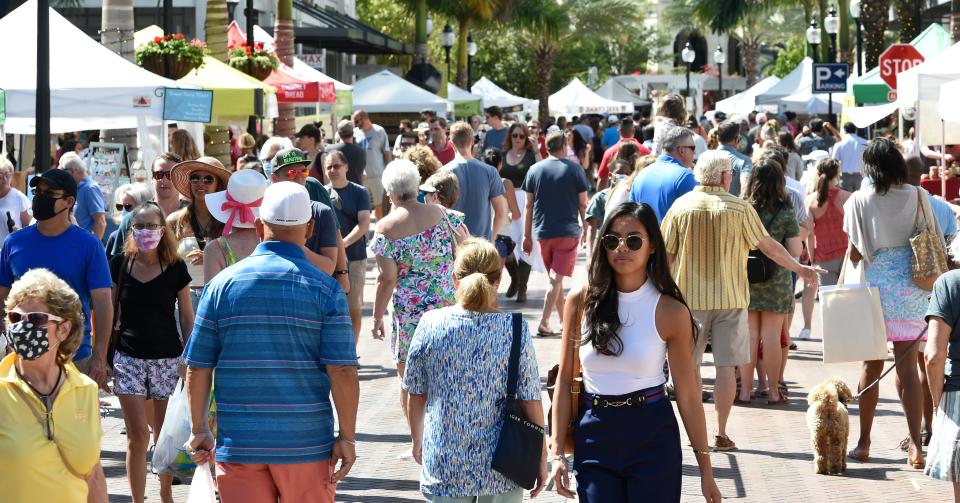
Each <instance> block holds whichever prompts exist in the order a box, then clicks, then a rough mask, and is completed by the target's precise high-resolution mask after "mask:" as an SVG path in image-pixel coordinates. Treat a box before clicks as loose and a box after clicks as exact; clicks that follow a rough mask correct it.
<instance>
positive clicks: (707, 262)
mask: <svg viewBox="0 0 960 503" xmlns="http://www.w3.org/2000/svg"><path fill="white" fill-rule="evenodd" d="M694 175H695V176H696V178H697V181H698V182H700V185H699V186H697V187H696V188H695V189H693V191H692V192H689V193H687V194H685V195H683V196H681V197H680V198H678V199H677V200H676V202H674V203H673V206H672V207H671V208H670V210H669V211H668V212H667V214H666V216H665V217H664V219H663V224H662V225H663V236H664V240H665V241H666V246H667V252H668V253H669V254H670V259H671V261H672V264H673V276H674V279H676V281H677V285H679V286H680V290H681V291H682V292H683V296H684V298H685V299H686V301H687V305H689V306H690V309H691V310H692V311H693V316H694V318H696V319H697V321H698V322H699V323H700V324H701V330H700V334H699V338H698V339H697V344H696V347H695V348H694V358H695V364H696V365H695V368H696V369H697V380H698V382H700V383H701V385H702V380H701V379H700V363H701V362H702V361H703V351H704V348H705V347H706V343H707V340H708V339H712V347H713V358H714V366H716V369H717V378H716V384H715V385H714V397H713V398H714V404H715V406H716V411H717V435H716V437H715V439H714V449H715V450H717V451H730V450H734V449H736V447H737V446H736V444H735V443H734V442H733V441H732V440H730V437H728V436H727V433H726V428H727V418H729V416H730V409H731V407H733V398H734V394H735V392H736V378H735V377H734V368H735V367H736V366H737V365H742V364H745V363H749V362H750V333H749V329H748V326H747V306H748V305H749V304H750V289H749V286H748V283H747V255H748V254H749V252H750V250H752V249H759V250H760V251H762V252H763V253H764V254H765V255H766V256H767V257H769V258H770V259H771V260H773V261H774V262H776V263H777V264H779V265H780V266H782V267H784V268H786V269H789V270H791V271H793V272H795V273H797V274H799V275H800V276H801V277H802V278H804V279H805V280H808V281H811V282H814V281H816V279H817V273H818V272H826V271H823V270H822V269H817V268H813V267H808V266H803V265H801V264H800V263H798V262H797V261H796V260H794V258H793V257H792V256H791V255H790V253H789V252H788V251H787V250H786V249H785V248H784V247H783V246H782V245H781V244H780V243H778V242H777V241H775V240H774V239H773V238H771V237H770V236H769V235H768V234H767V231H766V230H765V229H764V228H763V223H762V222H760V217H759V216H757V212H756V210H754V209H753V207H752V206H750V204H749V203H747V202H746V201H744V200H742V199H740V198H738V197H736V196H733V195H731V194H730V193H729V192H727V191H728V190H729V188H730V183H731V181H732V179H733V172H732V168H731V165H730V159H729V158H728V157H727V154H726V153H724V152H720V151H708V152H704V153H703V154H702V155H701V156H700V158H699V159H698V160H697V165H696V168H695V170H694Z"/></svg>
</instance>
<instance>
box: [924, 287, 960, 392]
mask: <svg viewBox="0 0 960 503" xmlns="http://www.w3.org/2000/svg"><path fill="white" fill-rule="evenodd" d="M934 316H935V317H937V318H942V319H943V321H945V322H947V325H949V326H950V341H949V342H947V364H946V368H945V369H944V372H943V377H944V385H943V391H960V330H957V328H958V327H957V324H958V323H960V271H950V272H948V273H946V274H944V275H943V276H940V278H939V279H937V282H936V283H935V284H934V285H933V296H931V297H930V307H928V308H927V314H926V316H924V319H926V320H929V319H930V318H931V317H934Z"/></svg>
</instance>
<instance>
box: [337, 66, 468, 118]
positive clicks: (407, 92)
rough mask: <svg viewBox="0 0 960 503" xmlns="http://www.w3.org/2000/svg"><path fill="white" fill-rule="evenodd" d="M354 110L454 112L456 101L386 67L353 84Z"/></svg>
mask: <svg viewBox="0 0 960 503" xmlns="http://www.w3.org/2000/svg"><path fill="white" fill-rule="evenodd" d="M353 109H354V110H359V109H363V110H365V111H367V112H369V113H385V112H410V113H419V112H420V111H421V110H424V109H430V110H436V111H452V109H453V103H451V102H449V101H447V100H445V99H443V98H441V97H440V96H437V95H436V94H433V93H431V92H430V91H426V90H424V89H422V88H420V87H419V86H417V85H415V84H412V83H410V82H408V81H407V80H406V79H404V78H403V77H400V76H398V75H396V74H394V73H392V72H390V71H389V70H383V71H381V72H379V73H375V74H373V75H371V76H369V77H367V78H364V79H360V80H358V81H357V82H355V83H354V84H353Z"/></svg>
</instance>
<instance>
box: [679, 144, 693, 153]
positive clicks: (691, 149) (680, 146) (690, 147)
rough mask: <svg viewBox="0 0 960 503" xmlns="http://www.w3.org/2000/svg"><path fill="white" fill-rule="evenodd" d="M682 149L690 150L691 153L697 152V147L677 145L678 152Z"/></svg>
mask: <svg viewBox="0 0 960 503" xmlns="http://www.w3.org/2000/svg"><path fill="white" fill-rule="evenodd" d="M682 148H688V149H690V151H691V152H693V151H696V150H697V147H696V146H695V145H678V146H677V150H680V149H682Z"/></svg>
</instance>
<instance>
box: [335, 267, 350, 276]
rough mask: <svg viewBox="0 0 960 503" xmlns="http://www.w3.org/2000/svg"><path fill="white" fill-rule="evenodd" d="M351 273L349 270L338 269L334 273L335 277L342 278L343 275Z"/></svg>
mask: <svg viewBox="0 0 960 503" xmlns="http://www.w3.org/2000/svg"><path fill="white" fill-rule="evenodd" d="M349 273H350V271H348V270H347V269H338V270H336V271H333V277H337V276H340V275H341V274H349Z"/></svg>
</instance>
